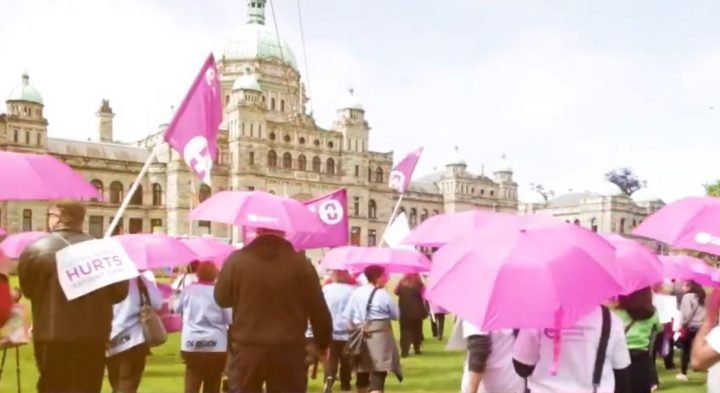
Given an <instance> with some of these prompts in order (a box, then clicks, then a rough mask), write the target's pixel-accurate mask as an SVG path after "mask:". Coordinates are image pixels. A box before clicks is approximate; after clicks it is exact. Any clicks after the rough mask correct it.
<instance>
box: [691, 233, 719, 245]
mask: <svg viewBox="0 0 720 393" xmlns="http://www.w3.org/2000/svg"><path fill="white" fill-rule="evenodd" d="M695 243H697V244H702V245H707V244H712V245H714V246H720V238H717V237H715V236H713V235H711V234H709V233H707V232H698V233H697V235H695Z"/></svg>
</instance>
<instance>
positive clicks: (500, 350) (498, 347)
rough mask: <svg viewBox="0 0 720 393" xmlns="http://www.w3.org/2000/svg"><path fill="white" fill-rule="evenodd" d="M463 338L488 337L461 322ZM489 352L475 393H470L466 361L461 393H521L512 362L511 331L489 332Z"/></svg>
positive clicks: (512, 337)
mask: <svg viewBox="0 0 720 393" xmlns="http://www.w3.org/2000/svg"><path fill="white" fill-rule="evenodd" d="M462 329H463V338H465V339H467V338H469V337H470V336H474V335H488V332H483V331H481V330H480V329H478V328H476V327H475V326H474V325H472V324H471V323H469V322H463V325H462ZM489 334H490V340H491V341H490V342H491V343H492V344H491V347H490V348H491V352H490V356H489V357H488V359H487V366H486V367H485V373H484V374H483V379H482V383H480V387H479V388H478V391H477V392H470V391H469V389H468V384H469V383H470V374H469V370H468V364H467V360H466V361H465V368H464V370H463V377H462V393H521V392H522V389H523V380H522V379H521V378H520V377H519V376H518V375H517V373H515V368H514V366H513V360H512V349H513V342H514V341H515V336H514V335H513V331H512V330H497V331H494V332H490V333H489Z"/></svg>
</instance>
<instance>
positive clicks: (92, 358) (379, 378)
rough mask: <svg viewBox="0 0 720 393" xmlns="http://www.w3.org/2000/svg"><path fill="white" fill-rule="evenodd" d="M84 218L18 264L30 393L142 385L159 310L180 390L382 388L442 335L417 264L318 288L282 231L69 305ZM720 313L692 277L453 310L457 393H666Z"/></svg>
mask: <svg viewBox="0 0 720 393" xmlns="http://www.w3.org/2000/svg"><path fill="white" fill-rule="evenodd" d="M84 217H85V209H84V207H83V205H82V204H80V203H77V202H58V203H54V204H52V205H51V206H50V208H49V211H48V227H49V228H50V230H51V231H50V234H49V235H48V236H46V237H44V238H42V239H40V240H38V241H36V242H34V243H33V244H31V245H30V246H28V247H27V249H26V250H25V251H24V252H23V254H22V255H21V257H20V260H19V264H18V276H19V281H20V289H21V291H22V293H23V295H24V296H25V297H26V298H27V299H29V301H30V302H31V304H32V333H33V335H32V338H33V341H34V355H35V360H36V365H37V368H38V371H39V380H38V382H37V390H38V391H39V392H53V393H69V392H73V393H78V392H88V393H89V392H100V391H101V388H102V385H103V380H104V378H105V375H107V378H108V382H109V384H110V386H111V387H112V389H113V392H122V393H129V392H138V391H142V389H141V380H142V377H143V373H144V370H145V362H146V358H147V356H148V355H149V353H150V350H151V346H152V342H148V340H149V339H148V332H147V331H146V329H147V327H146V325H145V324H144V323H143V320H144V318H146V316H147V313H148V312H150V311H152V310H155V311H156V312H159V311H160V310H162V309H163V308H164V307H167V308H169V309H171V310H172V311H173V312H175V313H177V314H179V315H181V316H182V331H181V333H180V334H181V348H180V351H181V356H182V360H183V362H184V363H185V369H186V371H185V379H184V391H185V392H188V393H189V392H199V391H203V392H220V391H222V390H227V391H230V392H242V393H256V392H258V393H259V392H267V393H280V392H305V391H307V386H308V378H309V374H314V373H316V370H317V365H318V364H322V366H323V370H324V387H323V389H324V392H325V393H330V392H333V391H341V392H348V391H353V390H356V391H358V392H361V393H363V392H371V393H377V392H383V391H385V383H386V380H387V378H388V376H389V375H394V376H395V377H396V378H397V379H398V380H399V381H402V380H403V371H402V367H401V359H402V358H404V357H407V356H411V352H412V354H414V355H420V354H422V343H423V341H424V339H425V338H424V336H423V325H424V321H426V320H427V319H430V321H431V324H432V328H433V335H434V336H435V337H436V338H438V339H440V340H443V334H444V333H443V328H444V325H445V315H446V314H447V311H446V310H443V309H442V308H440V307H437V306H433V305H429V304H428V303H427V302H426V301H425V297H424V284H423V280H422V278H421V277H420V276H419V275H418V274H406V275H404V276H403V277H402V279H401V280H400V281H399V283H398V284H397V285H396V286H395V288H394V291H390V290H388V289H386V286H387V284H388V278H389V275H388V273H387V272H386V271H385V270H384V268H383V267H381V266H377V265H371V266H368V267H367V268H365V269H364V271H363V272H362V274H361V275H351V274H350V272H348V271H345V270H333V271H331V272H329V276H328V278H327V280H326V281H325V282H324V283H323V284H321V280H320V277H319V276H318V273H317V270H316V269H315V267H314V266H313V265H312V264H311V263H310V262H309V261H308V260H307V258H306V257H305V255H304V253H302V252H296V251H295V249H294V248H293V246H292V245H291V244H290V243H289V242H288V241H287V240H285V239H284V238H283V233H282V232H278V231H274V230H269V229H263V228H260V229H258V237H257V238H256V239H255V240H254V241H253V242H251V243H250V244H248V245H247V246H246V247H244V248H242V249H240V250H238V251H236V252H234V253H232V254H231V255H230V256H229V257H228V258H227V260H226V261H225V262H224V264H223V266H222V269H221V271H218V268H217V267H216V264H215V263H214V262H209V261H195V262H193V263H191V264H190V265H189V266H188V268H187V271H186V272H185V273H184V274H181V275H179V276H178V277H177V278H176V279H175V281H174V282H173V284H172V286H171V287H172V292H173V295H171V296H170V297H169V298H168V296H165V295H164V294H163V293H162V292H161V290H160V289H159V288H158V286H157V285H156V282H155V280H154V277H153V276H152V274H141V275H140V276H139V277H137V278H135V279H131V280H129V281H123V282H119V283H116V284H112V285H109V286H106V287H104V288H102V289H100V290H96V291H94V292H92V293H90V294H88V295H85V296H82V297H80V298H77V299H74V300H72V301H68V300H67V299H66V297H65V295H64V293H63V291H62V288H61V286H60V284H59V281H58V276H57V270H56V260H55V258H56V257H55V253H56V252H57V251H58V250H61V249H63V248H65V247H67V246H69V245H72V244H76V243H79V242H82V241H85V240H89V239H90V238H91V237H90V236H88V235H86V234H84V233H83V232H82V226H83V221H84ZM7 266H8V264H7V263H1V264H0V267H1V269H2V270H1V271H0V325H2V324H3V323H4V322H5V320H7V318H8V310H9V309H10V304H11V303H12V301H13V300H16V299H12V296H11V295H10V288H9V283H8V274H9V272H8V268H7ZM146 273H147V272H146ZM393 293H394V295H396V298H397V300H395V297H394V296H393ZM669 295H670V296H676V298H677V310H678V314H677V315H678V316H677V318H678V319H679V320H677V321H670V322H667V323H661V322H660V318H659V311H658V309H657V307H656V304H655V303H656V302H655V299H656V298H657V297H658V296H669ZM719 307H720V292H718V291H715V292H712V293H711V294H710V295H707V292H706V290H705V289H704V288H703V287H702V286H701V285H700V284H698V283H696V282H694V281H687V282H676V283H670V282H666V283H664V284H659V285H657V286H656V287H654V288H649V287H648V288H643V289H640V290H638V291H635V292H633V293H630V294H627V295H623V296H619V297H618V298H617V299H615V300H614V301H613V302H610V303H608V304H607V305H602V306H598V307H597V308H596V309H595V310H593V311H592V312H590V313H589V314H587V315H586V316H584V317H583V318H582V319H580V321H578V322H577V323H576V324H574V326H573V327H571V328H564V329H562V331H561V332H557V331H554V330H553V329H523V330H511V329H506V330H496V331H483V330H482V329H480V328H479V327H478V326H474V325H473V324H472V323H470V322H467V321H460V320H456V321H455V324H454V325H455V328H454V329H453V332H452V335H451V337H450V338H449V340H450V343H449V347H451V348H452V347H455V348H459V349H463V350H465V351H467V356H466V361H465V365H464V373H463V378H462V380H461V381H458V388H459V390H460V391H461V392H463V393H476V392H487V393H494V392H497V393H500V392H503V393H509V392H510V393H511V392H518V393H519V392H527V391H530V392H619V393H625V392H633V393H645V392H651V391H654V390H656V389H659V388H660V389H661V388H662V386H660V383H659V379H658V374H657V369H656V361H655V360H656V358H657V357H658V356H660V357H664V359H665V367H666V368H668V369H674V368H675V367H676V365H675V363H674V347H676V346H678V347H679V348H680V350H681V351H682V355H681V357H680V358H681V363H680V365H679V373H678V374H677V379H678V380H680V381H687V379H688V378H687V373H688V369H689V367H690V366H692V367H693V368H695V369H699V370H705V369H708V368H709V367H711V366H712V365H714V364H715V363H717V362H718V361H720V328H718V327H716V325H717V322H718V308H719ZM396 320H397V321H398V323H399V333H400V337H399V345H398V341H396V339H395V335H394V332H393V321H396ZM78 321H82V322H81V323H79V322H78ZM674 326H676V327H677V326H679V327H680V328H679V329H677V328H674ZM677 331H679V332H677ZM558 334H561V338H560V340H558V337H556V336H557V335H558ZM559 342H560V343H561V347H560V346H559V345H558V343H559ZM106 370H107V374H106ZM710 375H712V374H710ZM224 376H225V377H226V378H227V384H226V386H223V383H221V382H222V380H223V378H224ZM353 377H354V381H353ZM708 378H709V379H710V378H712V377H711V376H709V377H708ZM708 384H709V386H710V385H715V384H720V381H714V380H709V381H708Z"/></svg>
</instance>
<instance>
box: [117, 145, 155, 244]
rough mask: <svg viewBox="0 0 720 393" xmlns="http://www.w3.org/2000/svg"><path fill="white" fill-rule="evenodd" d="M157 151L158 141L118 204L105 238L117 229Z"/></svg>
mask: <svg viewBox="0 0 720 393" xmlns="http://www.w3.org/2000/svg"><path fill="white" fill-rule="evenodd" d="M159 151H160V142H159V141H158V142H156V143H155V146H154V147H153V149H152V151H151V152H150V156H148V158H147V160H145V164H144V165H143V167H142V169H141V170H140V173H138V175H137V178H135V182H134V183H133V184H132V186H130V190H129V191H128V193H127V194H125V198H124V199H123V201H122V204H120V208H119V209H118V211H117V213H115V217H113V220H112V221H111V222H110V226H109V227H108V229H107V231H106V232H105V238H108V237H110V236H111V235H112V233H113V231H114V230H115V227H117V225H118V223H119V222H120V219H121V218H122V215H123V214H124V213H125V210H127V207H128V205H129V204H130V199H132V197H133V195H134V194H135V192H136V191H137V189H138V187H139V186H140V182H142V179H143V177H145V174H147V171H148V170H149V169H150V164H152V161H153V160H154V159H155V157H156V156H157V154H158V152H159Z"/></svg>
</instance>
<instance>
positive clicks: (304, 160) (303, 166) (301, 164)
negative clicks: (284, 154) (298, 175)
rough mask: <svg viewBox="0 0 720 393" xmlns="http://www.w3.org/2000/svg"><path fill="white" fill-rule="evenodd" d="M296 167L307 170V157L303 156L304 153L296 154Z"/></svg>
mask: <svg viewBox="0 0 720 393" xmlns="http://www.w3.org/2000/svg"><path fill="white" fill-rule="evenodd" d="M298 169H299V170H301V171H306V170H307V158H305V155H304V154H300V155H299V156H298Z"/></svg>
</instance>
